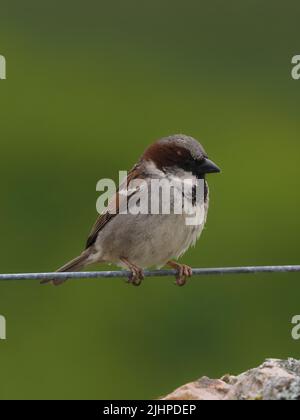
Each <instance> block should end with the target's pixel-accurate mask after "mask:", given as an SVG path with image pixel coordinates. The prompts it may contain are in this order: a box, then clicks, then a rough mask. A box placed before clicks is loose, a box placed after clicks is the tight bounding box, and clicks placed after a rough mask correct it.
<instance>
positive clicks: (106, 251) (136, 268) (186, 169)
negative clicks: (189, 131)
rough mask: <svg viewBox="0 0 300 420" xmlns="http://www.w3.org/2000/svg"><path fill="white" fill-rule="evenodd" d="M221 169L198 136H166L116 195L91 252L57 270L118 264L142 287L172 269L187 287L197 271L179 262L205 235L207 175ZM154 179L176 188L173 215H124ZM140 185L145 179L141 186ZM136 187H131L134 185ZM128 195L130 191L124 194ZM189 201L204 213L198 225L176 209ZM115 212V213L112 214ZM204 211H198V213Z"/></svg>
mask: <svg viewBox="0 0 300 420" xmlns="http://www.w3.org/2000/svg"><path fill="white" fill-rule="evenodd" d="M219 172H221V170H220V168H219V167H218V166H217V165H216V164H215V163H214V162H213V161H212V160H210V159H209V158H208V155H207V153H206V152H205V150H204V148H203V146H202V145H201V143H200V142H198V141H197V140H196V139H195V138H193V137H190V136H187V135H184V134H176V135H172V136H168V137H163V138H161V139H159V140H157V141H155V142H154V143H152V144H151V145H150V146H149V147H147V148H146V150H145V152H144V153H143V155H142V156H141V158H140V159H139V160H138V162H137V163H136V164H135V165H134V166H133V168H132V169H131V171H130V172H128V175H127V178H126V179H125V181H124V182H123V183H122V184H121V185H120V187H119V189H118V190H117V192H116V193H115V194H114V196H113V197H111V199H110V201H109V204H108V206H107V208H106V209H105V210H104V211H103V212H102V213H101V214H100V215H99V217H98V219H97V220H96V223H95V224H94V226H93V228H92V231H91V233H90V235H89V237H88V240H87V243H86V247H85V250H84V251H83V252H82V253H81V254H80V255H79V256H78V257H77V258H75V259H73V260H72V261H70V262H68V263H67V264H65V265H64V266H63V267H61V268H60V269H59V270H57V272H77V271H80V270H82V269H83V268H84V267H86V266H89V265H91V264H95V263H109V264H115V265H117V266H119V267H121V268H122V269H126V270H128V272H129V275H128V279H127V282H128V283H130V284H132V285H134V286H139V285H140V284H141V282H142V280H143V279H144V269H145V268H149V267H157V268H161V267H164V266H168V267H170V268H172V269H174V270H175V273H176V275H175V278H176V284H177V285H178V286H183V285H185V284H186V282H187V279H188V278H190V277H191V276H192V268H191V267H189V266H188V265H186V264H181V263H179V262H178V261H177V260H178V259H179V258H180V257H181V256H182V255H183V254H184V253H185V252H186V251H187V250H188V249H189V248H190V247H191V246H194V245H195V244H196V242H197V240H198V238H199V237H200V235H201V233H202V231H203V229H204V226H205V223H206V219H207V213H208V208H209V187H208V183H207V180H206V175H207V174H210V173H219ZM153 180H157V181H164V180H166V181H168V182H171V183H172V185H175V187H174V189H173V191H175V192H174V194H173V195H172V198H171V199H170V200H171V206H170V210H171V211H170V214H164V213H163V212H162V211H161V204H160V203H158V208H159V211H158V212H155V213H153V212H151V211H150V212H149V213H148V214H142V213H140V214H139V213H137V214H135V213H132V212H130V211H129V212H127V214H126V213H125V212H123V211H121V209H122V208H125V207H126V206H127V205H128V203H129V200H132V199H136V203H137V202H138V201H140V200H141V197H142V198H143V188H144V189H145V187H143V186H141V185H144V186H146V187H150V184H151V182H153ZM185 180H189V182H190V184H191V186H192V193H189V194H186V195H185V196H184V192H182V188H181V189H180V188H179V184H180V183H181V182H184V181H185ZM134 181H142V182H143V184H140V185H136V184H135V183H134ZM201 182H202V185H203V199H202V200H199V199H198V198H197V197H195V194H194V193H195V188H196V187H197V186H199V185H200V183H201ZM132 184H134V185H135V186H134V187H132V188H131V185H132ZM149 190H151V188H149V189H146V190H145V192H144V198H145V195H146V196H147V198H149V200H152V201H154V202H155V204H157V203H156V201H157V200H159V198H160V196H159V195H158V194H155V195H154V196H151V197H150V195H149V194H150V193H149ZM124 191H127V193H124ZM180 196H181V197H183V196H184V197H183V198H184V199H185V200H186V201H185V202H187V206H188V207H189V208H190V210H193V211H194V212H195V214H200V213H201V214H202V215H203V216H202V218H201V220H200V221H199V222H198V223H195V224H188V223H187V219H186V218H187V215H188V211H185V210H183V212H182V214H177V213H175V212H174V211H173V212H172V210H174V206H175V204H176V202H177V200H178V199H179V197H180ZM112 208H114V210H115V211H112ZM197 212H198V213H197ZM65 281H66V279H59V278H55V276H54V278H53V279H52V280H46V281H43V282H42V283H52V284H53V285H55V286H58V285H61V284H62V283H64V282H65Z"/></svg>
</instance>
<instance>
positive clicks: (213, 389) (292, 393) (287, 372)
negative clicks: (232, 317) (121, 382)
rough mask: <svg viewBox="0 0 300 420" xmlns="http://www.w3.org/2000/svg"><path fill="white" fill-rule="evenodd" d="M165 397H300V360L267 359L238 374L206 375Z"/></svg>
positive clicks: (258, 398)
mask: <svg viewBox="0 0 300 420" xmlns="http://www.w3.org/2000/svg"><path fill="white" fill-rule="evenodd" d="M162 400H300V361H298V360H295V359H288V360H277V359H268V360H266V361H265V362H264V363H263V364H262V365H261V366H259V367H257V368H255V369H251V370H249V371H247V372H245V373H242V374H241V375H239V376H230V375H226V376H224V377H223V378H221V379H209V378H206V377H203V378H201V379H199V380H197V381H195V382H191V383H189V384H186V385H184V386H182V387H180V388H178V389H177V390H176V391H174V392H172V393H171V394H170V395H167V396H166V397H164V398H162Z"/></svg>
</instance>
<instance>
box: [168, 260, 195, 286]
mask: <svg viewBox="0 0 300 420" xmlns="http://www.w3.org/2000/svg"><path fill="white" fill-rule="evenodd" d="M167 265H168V266H169V267H172V268H174V269H175V270H176V271H177V275H176V284H177V285H178V286H184V285H185V284H186V281H187V278H188V277H192V275H193V270H192V268H191V267H189V266H188V265H185V264H179V263H177V262H176V261H168V263H167Z"/></svg>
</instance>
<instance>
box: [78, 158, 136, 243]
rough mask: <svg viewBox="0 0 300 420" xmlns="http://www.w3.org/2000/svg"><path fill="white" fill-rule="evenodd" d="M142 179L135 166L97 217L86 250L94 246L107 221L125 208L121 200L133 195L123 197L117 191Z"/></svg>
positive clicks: (125, 204) (124, 203) (125, 203)
mask: <svg viewBox="0 0 300 420" xmlns="http://www.w3.org/2000/svg"><path fill="white" fill-rule="evenodd" d="M142 178H144V175H143V173H142V172H141V171H140V167H139V165H136V166H135V167H134V168H133V169H132V170H131V171H130V172H129V173H128V176H127V179H126V180H125V181H124V182H123V183H122V185H120V188H119V189H118V191H117V193H116V194H115V195H114V196H113V197H112V198H111V199H110V201H109V203H108V207H107V210H105V212H104V213H102V214H100V216H99V217H98V219H97V221H96V223H95V225H94V226H93V229H92V231H91V233H90V236H89V238H88V240H87V244H86V249H87V248H89V247H90V246H92V245H94V243H95V242H96V240H97V237H98V235H99V232H101V230H102V229H103V228H104V226H106V225H107V224H108V223H109V221H110V220H111V219H113V218H114V217H115V216H116V215H117V214H118V213H119V209H120V208H124V207H125V208H126V207H127V202H123V200H128V199H129V198H131V197H132V195H133V194H134V192H133V193H132V194H131V195H128V196H125V195H122V194H120V193H119V191H120V190H122V189H123V188H125V186H127V187H128V185H129V184H130V182H131V181H132V180H133V179H142ZM126 184H127V185H126ZM109 209H116V211H114V212H113V213H112V212H110V211H109Z"/></svg>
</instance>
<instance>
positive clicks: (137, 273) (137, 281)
mask: <svg viewBox="0 0 300 420" xmlns="http://www.w3.org/2000/svg"><path fill="white" fill-rule="evenodd" d="M121 261H122V262H123V263H124V264H125V265H126V267H128V269H129V271H130V274H129V276H128V280H127V283H130V284H132V285H133V286H140V285H141V283H142V281H143V280H144V277H145V276H144V271H143V269H142V268H140V267H137V266H136V265H134V264H132V263H130V262H129V261H128V260H127V259H126V258H121Z"/></svg>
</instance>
